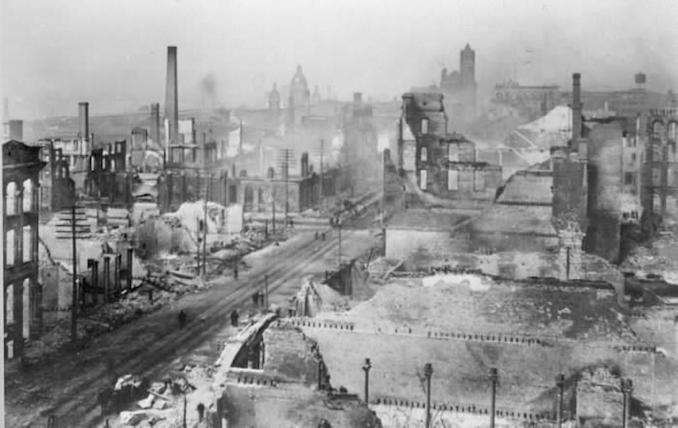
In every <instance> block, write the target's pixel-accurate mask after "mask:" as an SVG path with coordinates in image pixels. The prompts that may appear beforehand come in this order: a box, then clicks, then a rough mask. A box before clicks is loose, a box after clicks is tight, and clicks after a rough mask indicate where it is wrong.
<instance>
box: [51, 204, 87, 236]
mask: <svg viewBox="0 0 678 428" xmlns="http://www.w3.org/2000/svg"><path fill="white" fill-rule="evenodd" d="M73 220H74V217H73V212H72V211H71V210H70V209H67V210H63V211H59V213H58V214H57V222H56V238H57V239H73V232H74V228H73ZM91 237H92V227H91V224H90V222H89V219H88V218H87V212H86V211H85V208H83V207H81V206H78V207H76V208H75V239H89V238H91Z"/></svg>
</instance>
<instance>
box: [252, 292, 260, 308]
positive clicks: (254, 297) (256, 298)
mask: <svg viewBox="0 0 678 428" xmlns="http://www.w3.org/2000/svg"><path fill="white" fill-rule="evenodd" d="M252 303H254V306H259V292H258V291H255V292H254V294H252Z"/></svg>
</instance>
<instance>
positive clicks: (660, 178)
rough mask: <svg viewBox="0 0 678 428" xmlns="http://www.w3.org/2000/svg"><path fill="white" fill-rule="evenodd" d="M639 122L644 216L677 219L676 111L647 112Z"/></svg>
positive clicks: (677, 133) (677, 135)
mask: <svg viewBox="0 0 678 428" xmlns="http://www.w3.org/2000/svg"><path fill="white" fill-rule="evenodd" d="M642 119H643V122H644V123H645V127H644V129H643V130H642V131H643V132H644V138H643V139H644V140H645V159H644V164H643V183H642V200H643V209H644V210H645V212H646V213H647V214H648V215H650V214H659V215H660V216H661V217H662V218H671V219H674V220H675V219H678V156H677V155H676V144H677V142H678V109H675V108H673V109H661V110H651V111H650V112H649V113H648V114H647V115H645V116H644V117H643V118H642ZM641 126H642V125H641Z"/></svg>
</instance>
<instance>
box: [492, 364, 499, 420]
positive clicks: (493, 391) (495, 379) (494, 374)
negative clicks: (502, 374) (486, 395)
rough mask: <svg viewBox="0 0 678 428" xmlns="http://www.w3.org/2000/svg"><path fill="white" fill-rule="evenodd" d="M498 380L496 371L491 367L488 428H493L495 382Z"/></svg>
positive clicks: (495, 396)
mask: <svg viewBox="0 0 678 428" xmlns="http://www.w3.org/2000/svg"><path fill="white" fill-rule="evenodd" d="M498 380H499V374H498V373H497V369H496V368H495V367H492V368H491V369H490V382H492V403H491V408H490V428H494V414H495V413H496V412H495V406H496V399H497V381H498Z"/></svg>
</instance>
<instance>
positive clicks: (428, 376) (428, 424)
mask: <svg viewBox="0 0 678 428" xmlns="http://www.w3.org/2000/svg"><path fill="white" fill-rule="evenodd" d="M432 374H433V366H431V363H426V365H424V376H425V377H426V428H431V375H432Z"/></svg>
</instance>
